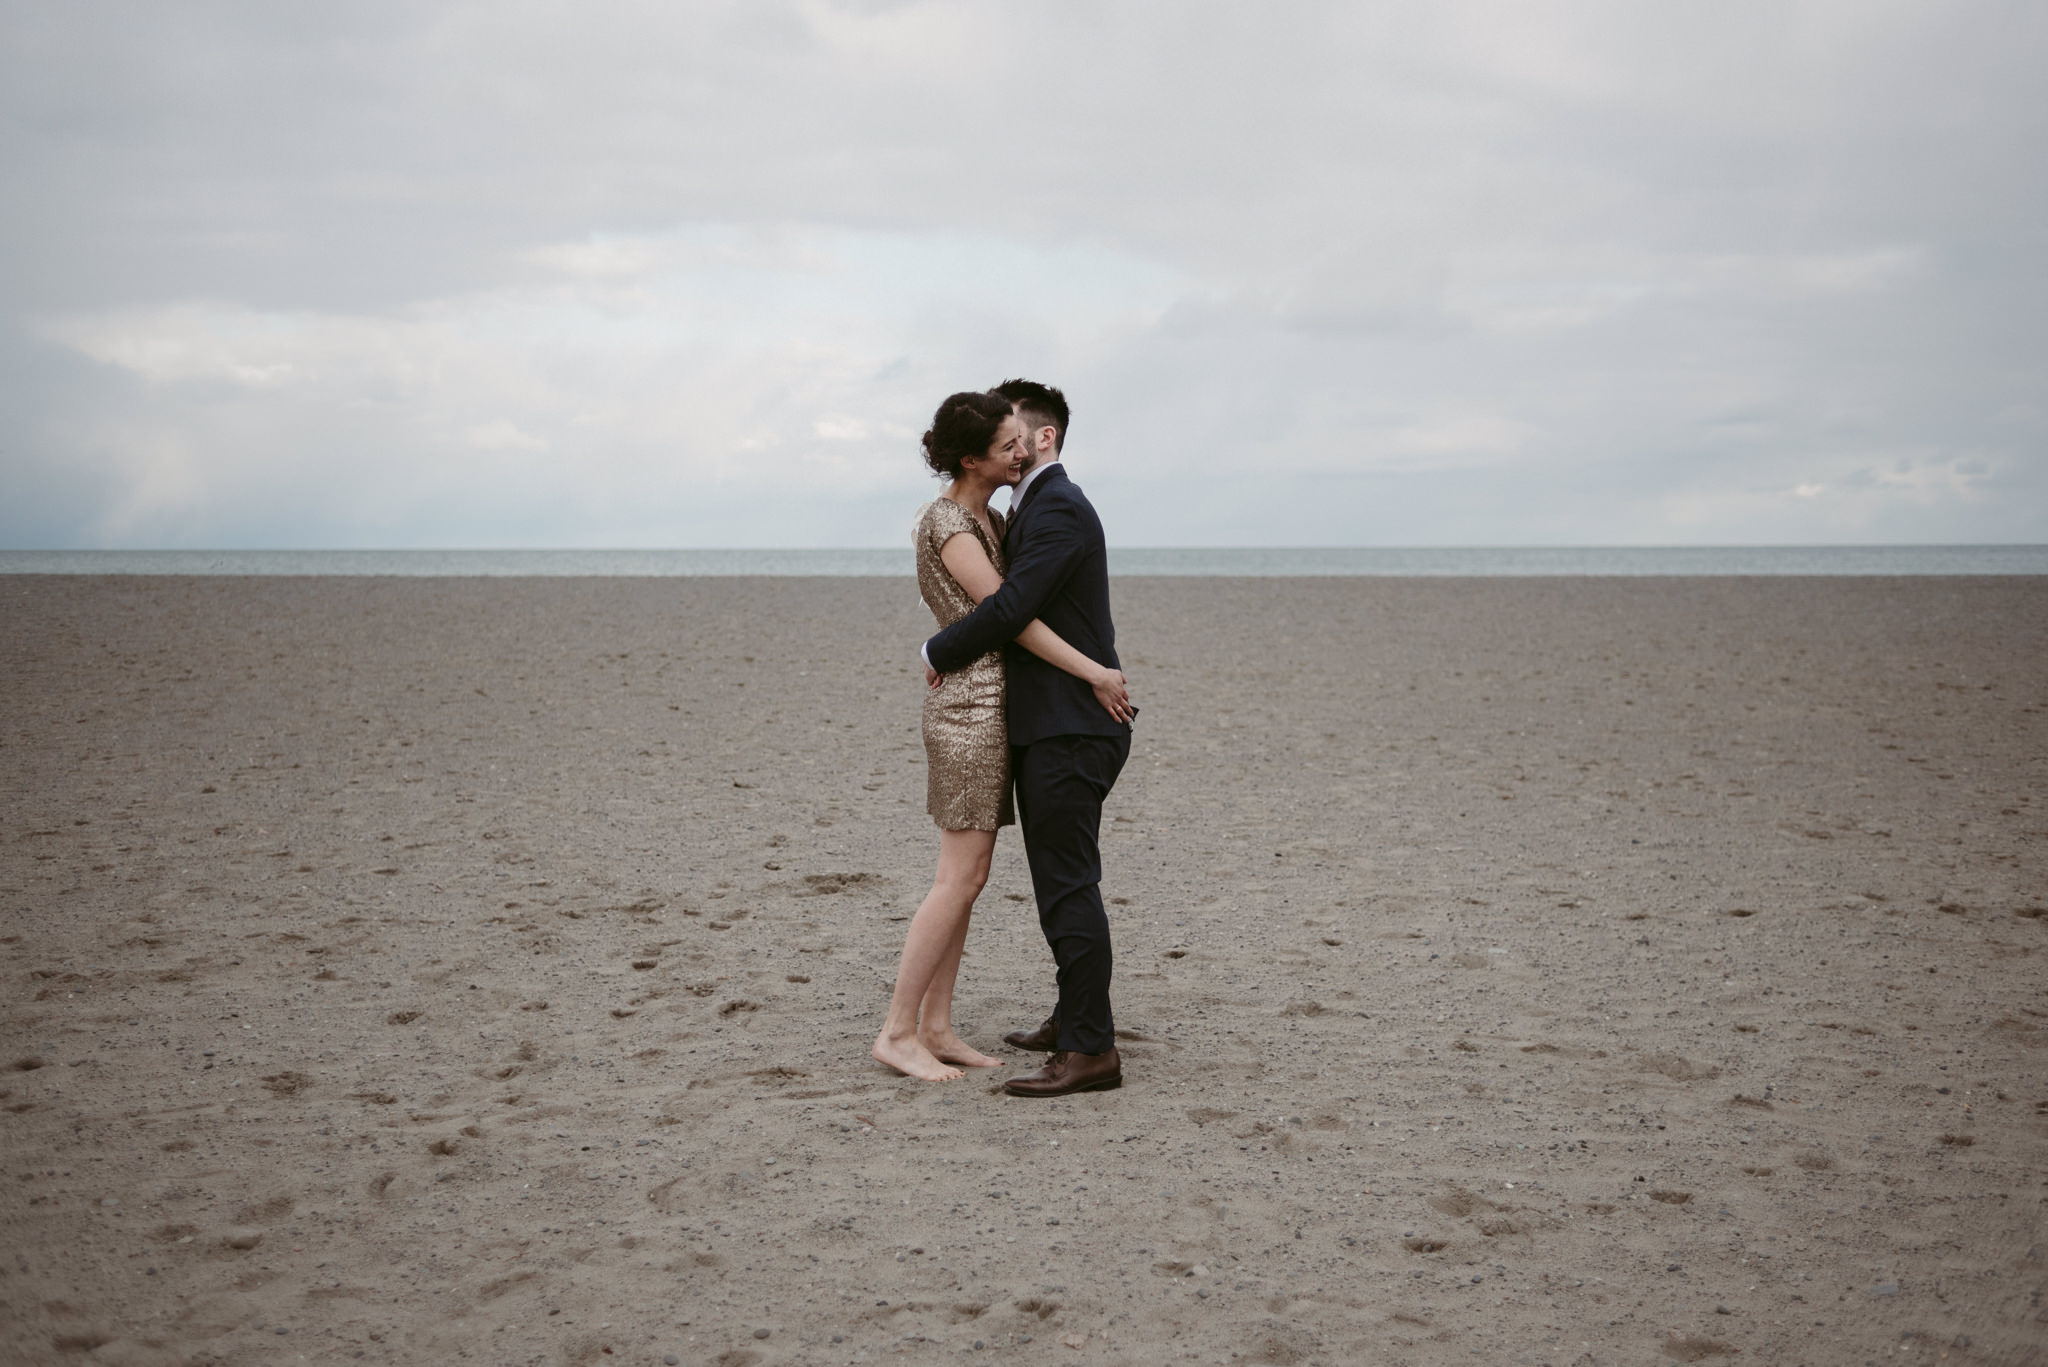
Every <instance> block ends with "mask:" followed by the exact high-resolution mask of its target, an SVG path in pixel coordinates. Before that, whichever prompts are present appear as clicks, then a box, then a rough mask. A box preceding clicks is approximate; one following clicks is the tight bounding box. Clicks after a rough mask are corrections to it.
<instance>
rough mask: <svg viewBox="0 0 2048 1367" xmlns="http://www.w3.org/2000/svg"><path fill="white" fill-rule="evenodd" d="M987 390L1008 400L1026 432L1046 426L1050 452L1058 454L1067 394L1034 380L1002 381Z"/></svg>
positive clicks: (1062, 441) (1064, 436)
mask: <svg viewBox="0 0 2048 1367" xmlns="http://www.w3.org/2000/svg"><path fill="white" fill-rule="evenodd" d="M989 393H991V394H1000V395H1001V396H1002V397H1004V398H1006V399H1008V400H1009V401H1010V403H1011V405H1012V406H1013V407H1015V408H1016V410H1017V415H1018V416H1019V417H1021V418H1023V419H1024V426H1025V429H1026V430H1027V431H1031V432H1036V431H1037V430H1038V429H1039V428H1041V427H1050V428H1051V429H1052V449H1053V454H1055V455H1057V454H1059V452H1060V449H1061V448H1062V447H1064V446H1065V445H1066V444H1067V396H1066V395H1064V394H1062V393H1060V392H1059V391H1058V390H1057V389H1054V388H1053V387H1052V386H1051V385H1049V384H1040V383H1038V381H1036V380H1004V381H1003V382H1002V383H1001V384H999V385H997V386H996V387H995V388H994V389H991V390H990V391H989Z"/></svg>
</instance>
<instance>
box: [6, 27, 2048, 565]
mask: <svg viewBox="0 0 2048 1367" xmlns="http://www.w3.org/2000/svg"><path fill="white" fill-rule="evenodd" d="M2044 40H2048V6H2043V5H2041V4H2040V3H2038V0H2012V2H2011V3H1970V0H1941V2H1940V3H1903V2H1901V0H1837V2H1834V3H1804V2H1803V0H1769V2H1768V3H1744V2H1742V0H1713V2H1712V3H1707V2H1705V0H1687V2H1686V3H1677V2H1675V0H1672V2H1667V0H1618V2H1617V3H1595V2H1593V0H1570V2H1569V3H1541V2H1540V0H1499V2H1498V3H1457V2H1455V0H1452V2H1447V0H1427V2H1426V3H1425V2H1424V0H1417V2H1416V3H1410V4H1399V5H1388V4H1369V3H1344V4H1319V3H1285V2H1284V0H1282V2H1276V3H1269V4H1257V5H1254V4H1247V3H1241V2H1240V3H1234V4H1221V3H1214V2H1213V0H1172V2H1171V3H1146V4H1135V3H1134V4H1123V3H1116V0H1068V2H1062V0H1047V2H1045V3H1040V2H1038V0H1005V2H1004V3H976V2H974V0H951V2H944V3H939V2H934V3H889V2H887V0H866V2H864V3H863V2H859V0H803V2H799V3H783V2H782V0H733V3H708V2H706V3H699V2H695V0H671V2H670V3H655V2H653V0H638V2H635V3H625V2H623V0H580V2H579V3H577V4H573V5H571V4H566V3H558V4H537V3H524V2H523V0H489V3H476V4H456V3H442V0H403V3H389V4H387V3H377V2H376V0H349V3H347V4H340V5H279V4H270V3H261V2H260V0H247V2H246V3H166V0H145V2H144V3H135V4H112V3H100V2H99V0H62V3H59V2H58V0H5V3H4V22H0V197H4V202H5V212H4V214H0V545H4V546H11V547H17V548H25V547H74V546H76V547H291V546H309V547H310V546H323V547H324V546H336V547H394V546H418V547H434V546H450V547H466V546H492V547H499V546H588V547H601V546H646V547H659V546H893V545H900V544H904V542H905V539H906V537H907V535H908V531H907V529H908V525H909V518H910V514H911V511H912V510H913V509H914V508H915V507H916V505H917V504H919V503H920V502H922V501H923V500H924V499H926V498H929V497H931V496H932V494H933V493H934V492H935V490H936V483H935V482H934V481H933V480H931V479H930V478H929V477H928V476H926V475H925V474H924V473H923V472H922V467H921V465H920V463H919V455H918V449H917V434H918V433H919V432H920V431H921V430H922V429H923V427H924V426H925V424H926V422H927V421H928V420H929V417H930V414H931V411H932V409H933V408H934V407H935V406H936V404H937V402H938V401H939V399H941V398H943V397H944V396H945V395H946V394H947V393H949V392H952V391H954V390H958V389H968V388H981V387H985V386H987V385H990V384H993V383H995V382H996V381H999V380H1002V379H1004V378H1006V377H1008V376H1011V375H1020V374H1021V375H1027V376H1030V377H1033V378H1038V379H1043V380H1047V381H1050V382H1053V383H1056V384H1059V385H1061V386H1063V387H1064V388H1065V389H1066V391H1067V393H1068V395H1069V397H1070V399H1071V401H1072V403H1073V405H1074V410H1075V420H1074V427H1073V432H1072V437H1071V439H1070V441H1069V445H1068V451H1067V455H1068V468H1069V471H1070V473H1072V474H1073V476H1074V477H1075V478H1076V479H1077V480H1078V481H1079V482H1080V483H1081V484H1082V485H1083V487H1084V488H1086V489H1087V490H1088V491H1089V493H1090V494H1091V495H1092V496H1093V497H1094V499H1095V501H1096V503H1097V505H1098V507H1100V509H1101V510H1102V512H1103V516H1104V520H1105V522H1106V523H1107V524H1108V527H1109V532H1110V538H1111V541H1112V543H1113V544H1121V545H1126V546H1200V545H1214V546H1229V545H1252V546H1256V545H1267V546H1283V545H1558V544H1566V545H1572V544H1577V545H1583V544H1597V545H1606V544H1668V543H1671V544H1726V543H1738V544H1752V543H1829V542H2043V541H2048V395H2044V378H2048V250H2044V249H2048V171H2044V167H2048V95H2044V92H2048V80H2044V79H2043V75H2042V73H2043V72H2044V71H2048V41H2044Z"/></svg>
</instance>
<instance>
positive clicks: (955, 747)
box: [911, 498, 1017, 831]
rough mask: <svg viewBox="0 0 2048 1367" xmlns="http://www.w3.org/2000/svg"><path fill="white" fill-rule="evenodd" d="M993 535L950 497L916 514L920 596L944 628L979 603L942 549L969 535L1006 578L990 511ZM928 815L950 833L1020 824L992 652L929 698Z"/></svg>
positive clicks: (998, 665) (996, 654) (998, 657)
mask: <svg viewBox="0 0 2048 1367" xmlns="http://www.w3.org/2000/svg"><path fill="white" fill-rule="evenodd" d="M989 520H990V521H991V522H993V523H994V524H995V537H994V539H993V540H991V539H990V537H989V534H988V533H987V532H986V531H984V530H983V529H982V525H981V523H980V522H979V521H977V520H976V518H975V516H974V514H973V513H970V512H968V511H967V510H966V509H965V508H963V507H961V506H960V505H959V504H957V503H955V502H953V501H952V500H951V499H946V498H935V499H933V500H932V501H931V502H930V503H928V504H926V505H925V506H924V507H923V508H922V509H921V510H919V512H918V515H917V527H916V529H915V530H914V531H913V532H912V533H911V544H912V545H913V546H915V547H916V548H917V591H918V593H919V594H921V595H922V596H923V597H924V604H925V606H926V607H928V608H930V609H931V610H932V616H933V617H934V618H936V619H937V620H938V623H939V626H940V627H942V628H944V627H949V626H951V625H953V623H955V622H957V621H959V620H960V619H961V618H962V617H965V616H966V615H967V614H968V613H970V612H972V611H973V610H974V600H973V599H972V598H970V597H968V595H967V590H966V589H963V588H961V587H960V584H959V581H957V580H956V579H954V578H953V576H952V575H951V574H950V573H949V572H948V571H947V569H946V564H945V561H943V560H942V559H940V557H939V550H940V548H941V547H943V546H944V545H945V544H946V542H947V541H949V540H951V539H952V538H953V537H955V536H957V535H959V534H960V533H961V532H966V533H967V534H969V535H970V536H972V537H974V538H975V540H977V541H979V542H980V543H981V548H982V549H983V550H985V551H987V552H988V558H989V563H990V564H992V565H994V566H995V567H996V573H997V574H1002V573H1005V572H1006V571H1007V570H1008V569H1009V564H1008V562H1007V561H1005V560H1004V558H1003V520H1002V514H1000V513H997V512H995V511H993V510H991V511H990V513H989ZM924 758H925V770H926V776H925V810H927V811H929V812H930V813H931V815H932V820H934V821H936V822H938V823H939V825H940V827H941V828H943V829H945V830H949V831H992V830H995V829H996V828H997V827H999V826H1008V825H1011V824H1013V823H1014V822H1015V821H1016V819H1017V818H1016V815H1015V813H1014V812H1013V811H1012V810H1011V806H1010V736H1009V731H1008V728H1007V726H1006V725H1005V722H1004V717H1003V657H1002V653H1001V652H1000V651H994V650H992V651H990V652H989V653H988V654H986V655H984V656H982V657H981V658H980V659H978V660H976V661H975V662H974V663H973V664H971V665H969V666H967V668H965V669H961V670H956V671H954V672H953V673H951V674H948V675H946V676H945V677H944V678H943V679H941V680H940V682H939V686H938V687H937V688H931V689H926V690H925V695H924Z"/></svg>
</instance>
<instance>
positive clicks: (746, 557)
mask: <svg viewBox="0 0 2048 1367" xmlns="http://www.w3.org/2000/svg"><path fill="white" fill-rule="evenodd" d="M1109 563H1110V572H1111V573H1113V574H1119V575H1145V574H1158V575H1243V576H1257V577H1271V576H1279V575H1308V576H1332V575H1391V576H1410V577H1413V576H1460V577H1466V576H1469V577H1479V578H1490V577H1503V576H1506V577H1527V576H1535V575H1628V576H1640V575H1931V574H1936V575H1938V574H2048V546H1542V547H1533V546H1521V547H1516V546H1469V547H1411V548H1399V547H1348V546H1336V547H1275V548H1269V549H1256V548H1243V547H1232V548H1227V549H1214V548H1150V549H1148V548H1141V547H1129V548H1118V547H1112V548H1111V549H1110V552H1109ZM914 573H915V569H914V567H913V565H912V563H911V555H910V550H909V548H908V547H904V548H902V549H900V550H898V549H888V550H642V551H621V550H504V551H421V550H406V551H336V550H317V551H314V550H307V551H277V550H272V551H9V550H0V574H194V575H282V574H292V575H400V576H413V577H424V578H443V577H459V576H519V575H546V576H562V575H570V576H578V575H580V576H600V575H618V576H628V577H635V578H671V577H677V576H691V575H748V574H757V575H776V576H788V575H833V576H844V575H866V576H882V577H887V576H894V575H902V576H905V577H908V576H910V575H912V574H914Z"/></svg>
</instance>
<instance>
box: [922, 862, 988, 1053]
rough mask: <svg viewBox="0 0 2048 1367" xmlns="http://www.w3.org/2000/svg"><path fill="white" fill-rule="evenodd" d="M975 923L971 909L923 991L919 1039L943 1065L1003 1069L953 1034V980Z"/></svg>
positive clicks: (961, 922) (962, 918)
mask: <svg viewBox="0 0 2048 1367" xmlns="http://www.w3.org/2000/svg"><path fill="white" fill-rule="evenodd" d="M985 877H986V874H984V878H985ZM973 923H974V919H973V910H972V908H969V914H968V915H966V916H963V917H961V918H960V925H959V927H958V928H957V929H956V930H955V931H954V932H953V942H952V943H951V944H949V945H948V946H946V957H945V958H944V959H943V960H941V961H940V963H939V970H938V972H936V973H934V974H933V975H932V984H931V986H930V987H927V988H926V989H925V990H924V1000H923V1001H922V1002H921V1003H919V1005H918V1012H917V1038H918V1042H919V1043H920V1044H922V1045H924V1047H925V1048H926V1049H927V1050H928V1051H930V1053H931V1055H932V1057H933V1058H936V1059H938V1060H939V1061H940V1062H942V1063H960V1064H965V1065H966V1066H967V1067H969V1068H1000V1067H1002V1066H1003V1063H1004V1060H1002V1059H999V1058H990V1057H989V1056H988V1055H987V1054H984V1053H982V1052H981V1051H980V1050H978V1049H976V1048H974V1047H973V1046H972V1045H970V1044H968V1043H967V1041H965V1040H963V1039H961V1038H960V1036H958V1035H957V1034H955V1033H954V1032H953V980H954V979H955V978H956V977H958V976H959V973H960V955H961V953H962V951H964V950H965V949H966V948H967V931H968V928H969V927H970V926H971V925H973Z"/></svg>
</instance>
